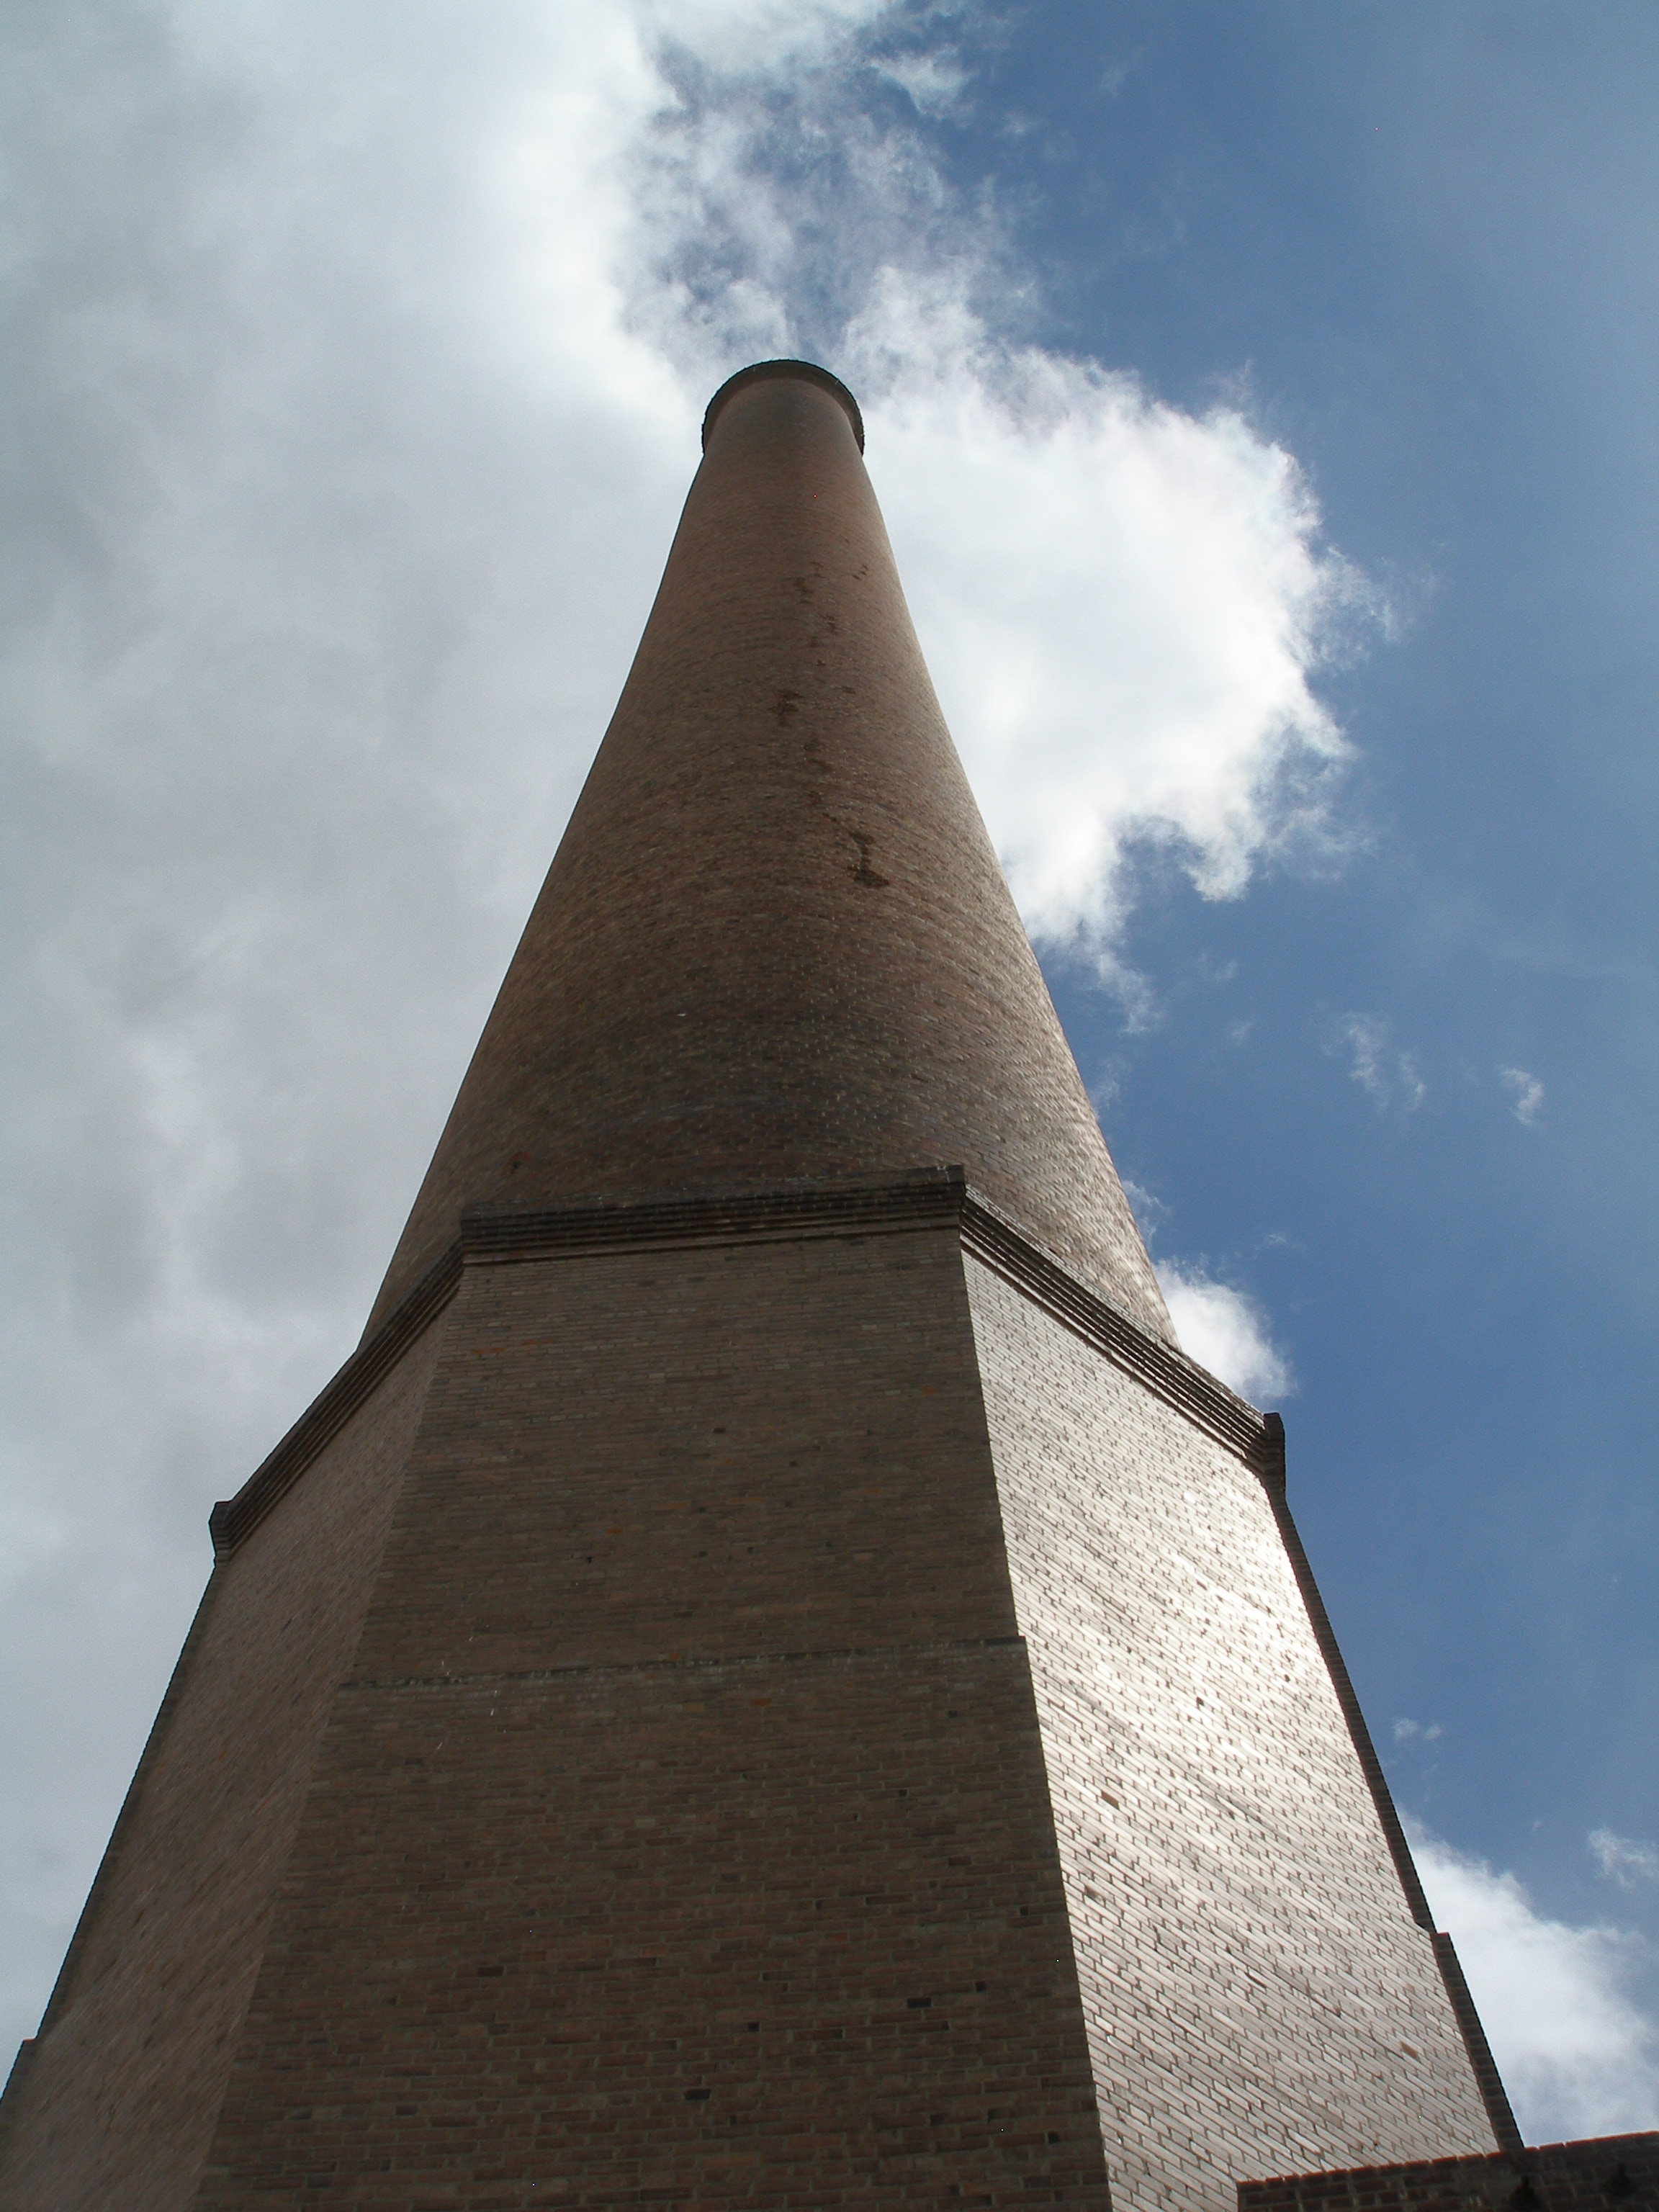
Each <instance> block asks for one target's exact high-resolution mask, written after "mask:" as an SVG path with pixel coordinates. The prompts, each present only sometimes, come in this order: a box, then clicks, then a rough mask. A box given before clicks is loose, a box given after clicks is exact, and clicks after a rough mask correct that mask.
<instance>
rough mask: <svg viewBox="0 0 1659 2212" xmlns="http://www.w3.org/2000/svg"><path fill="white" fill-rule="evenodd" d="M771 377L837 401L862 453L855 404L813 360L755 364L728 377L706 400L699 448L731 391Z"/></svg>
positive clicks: (704, 446)
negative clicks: (787, 379) (790, 380)
mask: <svg viewBox="0 0 1659 2212" xmlns="http://www.w3.org/2000/svg"><path fill="white" fill-rule="evenodd" d="M773 377H799V380H800V381H801V382H802V383H803V384H816V385H817V386H819V388H820V389H821V390H823V391H824V392H829V394H830V395H831V397H832V398H836V399H838V400H839V401H840V402H841V404H842V406H843V407H844V408H845V409H846V410H847V419H848V422H851V424H852V426H853V435H854V437H855V438H856V439H857V440H858V441H859V451H860V453H862V452H863V451H864V417H863V416H862V415H860V412H859V403H858V401H857V400H856V399H854V397H853V395H852V393H851V392H849V391H848V389H847V386H845V385H844V384H843V383H842V380H841V379H840V378H839V377H838V376H832V375H831V374H829V370H828V369H827V368H819V367H818V365H817V362H815V361H757V362H751V363H750V366H749V368H740V369H739V370H738V373H737V374H736V375H735V376H728V377H727V378H726V381H725V383H724V384H723V385H721V386H720V390H719V391H718V392H716V393H715V394H714V398H712V399H711V400H710V401H709V403H708V410H707V411H706V413H705V414H704V416H703V418H702V449H703V451H704V453H707V452H708V433H709V432H710V431H711V430H712V429H713V428H714V422H715V419H716V417H717V416H719V414H720V410H721V409H722V408H723V407H724V406H725V404H726V401H727V400H728V399H730V398H731V397H732V393H733V392H741V391H742V389H743V387H744V385H745V384H761V383H763V382H766V381H767V380H769V379H771V378H773Z"/></svg>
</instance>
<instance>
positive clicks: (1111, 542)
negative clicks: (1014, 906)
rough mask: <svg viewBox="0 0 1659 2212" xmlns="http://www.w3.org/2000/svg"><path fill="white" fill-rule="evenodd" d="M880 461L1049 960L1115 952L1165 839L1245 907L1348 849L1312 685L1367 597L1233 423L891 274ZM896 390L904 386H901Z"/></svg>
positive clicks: (868, 346) (882, 354)
mask: <svg viewBox="0 0 1659 2212" xmlns="http://www.w3.org/2000/svg"><path fill="white" fill-rule="evenodd" d="M849 350H850V351H851V353H852V355H853V356H854V359H855V360H858V361H860V362H864V363H866V365H867V373H866V382H867V383H873V384H874V385H875V386H876V388H877V390H878V392H880V393H881V396H880V397H878V398H877V399H876V400H875V401H874V403H873V404H872V408H871V410H870V412H871V417H872V459H871V466H872V473H873V474H874V476H875V477H876V481H877V486H878V490H879V491H880V493H881V495H882V499H883V503H884V507H885V509H886V513H887V516H888V521H889V526H890V529H891V531H892V533H893V538H894V543H895V545H896V550H897V552H898V556H899V562H900V567H901V569H902V573H903V574H904V576H905V579H906V585H907V589H908V593H909V597H910V600H911V604H912V606H913V608H914V610H915V616H916V621H917V626H918V628H919V629H920V630H921V635H922V641H923V644H924V646H925V647H927V652H928V657H929V659H930V662H931V664H932V665H933V670H934V673H935V677H936V679H937V681H938V683H939V690H940V695H941V697H942V700H943V703H944V706H945V714H946V717H947V719H948V720H950V722H951V727H952V729H953V731H954V732H955V733H956V737H957V743H958V744H959V745H960V746H961V748H962V751H963V757H964V759H965V760H966V762H967V763H968V767H969V774H970V775H971V776H972V778H973V781H974V785H975V790H976V792H977V793H978V794H979V797H980V800H981V805H983V806H984V808H985V811H986V815H987V820H988V821H989V823H990V824H991V828H992V831H993V834H994V836H995V837H996V839H997V842H998V846H999V848H1000V851H1001V853H1002V854H1003V858H1004V860H1005V863H1006V866H1007V868H1008V872H1009V877H1010V880H1011V881H1012V884H1013V887H1014V891H1015V895H1016V896H1017V897H1018V900H1019V902H1020V908H1021V911H1022V912H1023V913H1024V916H1025V919H1026V921H1027V924H1028V926H1029V927H1030V929H1031V930H1032V932H1033V933H1034V934H1035V935H1036V936H1037V937H1038V938H1039V939H1046V940H1048V941H1049V942H1051V943H1054V944H1063V943H1066V942H1068V941H1072V942H1078V943H1079V944H1080V945H1082V947H1083V948H1084V949H1085V950H1086V951H1088V952H1090V953H1091V955H1092V956H1093V957H1096V958H1097V959H1101V958H1107V957H1109V954H1110V949H1111V946H1112V943H1113V939H1114V938H1115V933H1116V930H1117V927H1118V926H1119V924H1120V922H1121V919H1122V915H1123V913H1124V909H1125V903H1126V900H1127V896H1128V895H1129V887H1128V883H1127V876H1126V867H1125V864H1126V860H1127V858H1128V856H1129V854H1130V853H1131V850H1132V848H1133V845H1134V843H1135V842H1136V841H1138V840H1145V841H1147V842H1151V843H1152V844H1154V845H1156V846H1158V847H1161V848H1164V850H1165V851H1167V852H1169V853H1170V854H1172V855H1174V856H1175V857H1176V859H1177V860H1179V862H1180V864H1181V865H1182V866H1183V867H1184V868H1185V869H1186V870H1187V872H1188V873H1189V875H1190V876H1191V878H1192V879H1193V881H1194V884H1196V885H1197V887H1198V888H1199V890H1200V891H1201V892H1202V893H1203V894H1204V895H1205V896H1208V897H1212V898H1225V897H1231V896H1235V895H1237V893H1238V892H1240V891H1241V890H1243V888H1244V887H1245V885H1246V884H1248V882H1249V879H1250V878H1251V876H1252V874H1253V873H1254V872H1255V871H1256V870H1257V869H1258V868H1260V867H1261V866H1262V865H1263V864H1264V863H1266V862H1267V861H1270V860H1273V858H1274V857H1275V856H1279V855H1284V854H1291V853H1296V852H1300V853H1302V854H1304V855H1305V854H1311V853H1314V852H1319V853H1322V854H1328V853H1329V851H1330V850H1331V849H1332V847H1333V845H1334V827H1333V818H1332V815H1331V811H1330V801H1331V795H1332V788H1333V779H1334V776H1335V775H1336V774H1337V772H1338V771H1339V769H1340V766H1341V764H1342V762H1343V760H1344V758H1345V751H1346V749H1345V746H1344V743H1343V740H1342V738H1341V736H1340V732H1338V731H1337V729H1336V727H1335V726H1334V723H1333V722H1332V721H1331V720H1330V717H1329V715H1328V714H1327V712H1326V711H1325V709H1324V708H1323V707H1322V705H1321V704H1320V702H1319V701H1318V699H1317V697H1316V694H1315V692H1314V691H1313V690H1312V688H1311V683H1310V676H1311V671H1312V670H1313V668H1314V666H1315V665H1316V660H1317V658H1318V653H1319V650H1320V644H1321V640H1322V636H1323V635H1324V632H1325V629H1326V626H1327V624H1328V623H1329V622H1330V621H1332V620H1333V619H1334V617H1336V616H1337V615H1338V614H1339V613H1340V611H1342V609H1343V608H1344V607H1346V606H1347V605H1351V604H1352V601H1353V600H1354V599H1355V598H1356V597H1357V596H1358V586H1357V584H1356V582H1355V580H1354V579H1353V577H1352V574H1350V572H1349V571H1347V570H1346V568H1344V567H1343V566H1342V564H1341V563H1340V562H1337V561H1336V560H1335V559H1334V557H1333V556H1329V555H1328V554H1325V553H1322V551H1321V550H1319V547H1318V543H1317V513H1316V508H1315V507H1314V504H1313V501H1312V499H1311V497H1310V494H1309V492H1308V490H1307V488H1306V486H1305V484H1304V482H1303V480H1302V478H1301V476H1300V474H1299V472H1298V471H1297V468H1296V465H1295V464H1294V462H1293V461H1292V460H1291V458H1290V456H1289V455H1288V454H1287V453H1284V452H1283V451H1282V450H1281V449H1279V447H1274V446H1272V445H1269V444H1267V443H1266V442H1265V441H1263V440H1261V438H1260V437H1259V436H1257V435H1256V434H1255V432H1254V431H1252V430H1251V428H1249V424H1248V423H1247V422H1245V421H1244V419H1243V416H1240V415H1238V414H1237V413H1235V412H1234V411H1232V410H1228V409H1225V408H1220V409H1217V410H1213V411H1212V413H1210V414H1209V415H1206V416H1202V417H1194V416H1189V415H1185V414H1182V413H1181V412H1179V411H1178V410H1175V409H1173V408H1170V407H1167V406H1165V405H1164V404H1162V403H1161V402H1159V401H1158V400H1156V399H1155V398H1152V396H1151V395H1150V394H1149V393H1147V392H1146V391H1145V390H1144V389H1143V388H1142V387H1141V386H1139V384H1138V383H1137V382H1136V381H1135V380H1134V379H1133V378H1132V377H1129V376H1126V375H1119V374H1108V373H1106V372H1104V371H1103V370H1100V369H1098V368H1092V367H1090V366H1087V365H1080V364H1078V363H1074V362H1061V361H1058V360H1056V359H1054V358H1053V357H1052V356H1047V355H1042V354H1039V353H1036V352H1034V351H1032V350H1030V349H1009V348H1006V347H1004V346H1000V345H998V344H996V343H994V342H993V341H992V340H991V338H990V337H988V336H987V332H986V330H985V328H984V325H982V323H981V321H980V320H979V319H977V318H976V317H975V314H974V313H972V311H971V310H970V309H969V307H967V306H966V305H965V304H964V303H963V301H961V299H960V298H957V297H953V296H951V294H950V292H949V291H948V289H944V288H941V289H939V290H937V291H935V292H934V293H933V294H927V293H925V292H922V291H921V290H919V289H918V288H917V287H915V285H913V284H901V283H899V282H897V281H896V279H895V278H893V277H892V276H890V275H884V279H883V281H882V283H880V284H879V285H878V288H877V289H876V291H875V293H874V295H873V296H872V301H871V302H870V304H869V306H868V307H867V308H866V312H865V313H864V314H863V316H862V317H861V318H860V320H859V321H858V323H856V324H855V325H854V329H853V331H852V332H851V333H850V334H849ZM883 384H885V386H886V388H885V391H884V392H882V389H881V388H882V386H883Z"/></svg>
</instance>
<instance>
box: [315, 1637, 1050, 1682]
mask: <svg viewBox="0 0 1659 2212" xmlns="http://www.w3.org/2000/svg"><path fill="white" fill-rule="evenodd" d="M1024 1644H1025V1638H1024V1637H1023V1636H963V1637H951V1638H946V1639H945V1641H944V1642H943V1643H935V1644H827V1645H824V1646H822V1647H819V1648H814V1649H809V1650H799V1651H737V1652H732V1653H731V1654H729V1655H725V1654H722V1655H720V1656H715V1657H707V1658H705V1657H698V1658H690V1659H671V1658H666V1657H665V1658H661V1659H617V1660H603V1659H602V1660H597V1661H592V1662H586V1663H582V1662H577V1663H574V1664H573V1665H571V1666H568V1667H514V1668H504V1669H502V1670H501V1671H500V1672H498V1673H493V1674H354V1675H352V1676H350V1677H349V1679H348V1680H345V1681H343V1682H342V1683H341V1685H340V1687H341V1689H342V1690H421V1689H429V1690H465V1689H471V1688H475V1687H477V1686H478V1685H479V1684H481V1683H491V1682H558V1681H565V1680H569V1679H570V1678H571V1677H572V1676H574V1675H577V1674H693V1673H696V1672H698V1671H699V1670H701V1671H703V1672H708V1671H710V1670H712V1669H714V1668H720V1667H771V1666H776V1665H778V1664H779V1663H780V1662H782V1663H785V1664H790V1665H799V1664H801V1663H802V1662H805V1661H808V1660H815V1659H892V1658H897V1657H902V1656H905V1655H907V1654H908V1655H915V1654H916V1653H919V1652H941V1651H942V1652H952V1651H954V1652H958V1653H962V1654H967V1653H969V1652H975V1651H1011V1650H1023V1649H1024Z"/></svg>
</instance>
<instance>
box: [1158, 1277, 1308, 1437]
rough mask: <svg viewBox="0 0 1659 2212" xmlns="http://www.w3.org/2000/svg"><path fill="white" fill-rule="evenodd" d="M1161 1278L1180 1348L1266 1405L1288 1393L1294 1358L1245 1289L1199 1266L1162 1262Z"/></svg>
mask: <svg viewBox="0 0 1659 2212" xmlns="http://www.w3.org/2000/svg"><path fill="white" fill-rule="evenodd" d="M1158 1285H1159V1287H1160V1288H1161V1289H1162V1291H1163V1292H1164V1304H1166V1305H1167V1306H1168V1307H1169V1309H1170V1320H1171V1321H1173V1322H1174V1323H1175V1327H1176V1336H1177V1337H1178V1338H1179V1339H1180V1340H1181V1348H1182V1351H1183V1352H1186V1354H1187V1355H1188V1358H1191V1359H1195V1360H1197V1362H1198V1364H1199V1365H1200V1367H1207V1368H1208V1369H1209V1370H1210V1372H1211V1374H1212V1375H1214V1376H1218V1377H1219V1378H1220V1380H1221V1381H1222V1382H1224V1383H1225V1384H1226V1385H1227V1387H1228V1389H1230V1390H1237V1393H1238V1395H1239V1396H1240V1397H1241V1398H1249V1399H1252V1400H1259V1401H1261V1402H1263V1403H1266V1402H1268V1401H1272V1400H1274V1399H1279V1398H1285V1397H1288V1396H1289V1395H1291V1391H1292V1390H1293V1389H1295V1387H1296V1385H1295V1383H1294V1381H1293V1379H1292V1377H1291V1365H1290V1362H1289V1360H1288V1359H1286V1358H1285V1355H1284V1353H1283V1352H1280V1351H1279V1348H1278V1346H1276V1345H1275V1344H1274V1343H1273V1339H1272V1336H1271V1335H1270V1334H1269V1331H1268V1323H1267V1316H1266V1315H1264V1314H1263V1312H1262V1311H1261V1308H1260V1307H1259V1306H1258V1305H1257V1304H1256V1303H1255V1300H1254V1299H1253V1298H1251V1297H1248V1296H1247V1295H1246V1294H1245V1292H1244V1291H1237V1290H1235V1289H1233V1288H1232V1286H1231V1285H1230V1284H1227V1283H1218V1282H1216V1281H1214V1280H1213V1279H1212V1278H1211V1277H1210V1276H1208V1275H1206V1273H1204V1272H1203V1270H1202V1269H1201V1268H1199V1267H1182V1266H1179V1265H1177V1264H1176V1262H1175V1261H1169V1260H1161V1261H1158Z"/></svg>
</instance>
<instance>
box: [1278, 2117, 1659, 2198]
mask: <svg viewBox="0 0 1659 2212" xmlns="http://www.w3.org/2000/svg"><path fill="white" fill-rule="evenodd" d="M1487 2205H1491V2206H1498V2205H1502V2206H1504V2207H1506V2208H1507V2207H1509V2206H1511V2205H1514V2206H1516V2207H1521V2208H1527V2212H1610V2208H1618V2207H1625V2208H1627V2212H1644V2207H1650V2206H1654V2205H1659V2135H1638V2136H1601V2137H1600V2138H1598V2139H1593V2140H1591V2141H1589V2142H1566V2143H1542V2144H1539V2145H1536V2146H1534V2148H1531V2149H1529V2150H1526V2151H1522V2152H1520V2153H1518V2154H1504V2155H1498V2156H1491V2157H1486V2158H1455V2159H1453V2158H1448V2159H1436V2160H1432V2161H1431V2162H1428V2163H1425V2164H1422V2165H1414V2166H1380V2167H1372V2168H1370V2169H1369V2170H1364V2171H1360V2172H1340V2173H1304V2174H1295V2175H1291V2176H1288V2177H1285V2178H1283V2179H1279V2180H1274V2181H1250V2182H1243V2183H1241V2184H1240V2185H1239V2191H1238V2212H1472V2208H1474V2207H1476V2206H1487Z"/></svg>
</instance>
